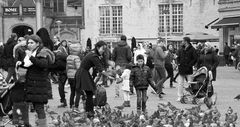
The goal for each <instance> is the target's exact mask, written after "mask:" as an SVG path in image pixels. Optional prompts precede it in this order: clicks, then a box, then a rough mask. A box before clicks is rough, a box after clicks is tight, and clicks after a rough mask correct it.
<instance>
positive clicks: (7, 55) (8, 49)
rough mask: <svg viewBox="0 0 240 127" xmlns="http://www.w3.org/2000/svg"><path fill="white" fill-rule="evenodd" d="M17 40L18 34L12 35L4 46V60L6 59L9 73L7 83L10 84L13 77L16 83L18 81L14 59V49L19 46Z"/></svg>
mask: <svg viewBox="0 0 240 127" xmlns="http://www.w3.org/2000/svg"><path fill="white" fill-rule="evenodd" d="M17 39H18V37H17V34H16V33H12V34H11V37H10V38H9V39H8V40H7V43H6V45H5V46H4V51H3V58H4V59H5V62H6V63H5V65H6V69H7V71H8V75H7V77H6V82H7V83H9V81H10V79H11V77H13V80H14V82H15V81H16V80H17V78H16V73H15V60H14V58H13V48H14V46H15V45H16V44H17Z"/></svg>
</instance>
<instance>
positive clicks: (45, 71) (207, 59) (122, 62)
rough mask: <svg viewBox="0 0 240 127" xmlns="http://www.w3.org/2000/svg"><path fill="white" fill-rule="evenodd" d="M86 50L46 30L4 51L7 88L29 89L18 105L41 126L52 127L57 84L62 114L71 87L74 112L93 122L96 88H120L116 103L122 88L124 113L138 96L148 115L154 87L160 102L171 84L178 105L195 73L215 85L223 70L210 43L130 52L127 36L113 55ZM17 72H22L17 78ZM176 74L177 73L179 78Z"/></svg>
mask: <svg viewBox="0 0 240 127" xmlns="http://www.w3.org/2000/svg"><path fill="white" fill-rule="evenodd" d="M86 49H87V50H86V51H83V48H82V45H81V42H79V41H76V40H72V41H66V40H62V41H61V39H60V37H58V36H54V37H53V40H52V39H51V37H50V35H49V33H48V31H47V29H45V28H41V29H39V30H38V32H37V33H36V35H25V36H24V37H17V34H15V33H12V34H11V37H10V38H9V39H8V41H7V43H6V44H4V45H3V44H1V45H0V53H1V59H0V61H1V62H0V63H1V69H3V70H5V71H7V77H6V78H5V82H6V83H7V84H9V83H15V85H18V84H24V85H22V87H24V89H20V90H22V93H23V94H24V95H25V96H24V97H23V98H18V99H13V100H15V102H19V101H24V102H29V103H30V105H31V111H35V112H36V113H37V116H38V120H37V123H38V125H39V126H41V127H46V126H47V122H46V114H45V111H44V105H45V104H47V103H48V100H49V99H53V95H52V87H51V84H52V83H56V84H58V91H59V96H60V105H59V106H58V108H65V107H67V106H68V103H67V101H66V100H67V99H66V96H65V90H64V88H65V84H66V82H67V81H68V83H69V84H70V88H71V94H70V99H69V100H70V102H69V106H70V108H72V109H76V110H77V109H78V108H79V102H80V100H82V101H83V102H84V108H85V109H84V110H85V112H86V113H87V116H88V117H89V118H91V117H93V116H94V104H93V96H94V93H95V91H96V89H97V86H96V84H101V85H103V86H106V87H107V86H109V85H110V84H113V85H115V92H116V97H119V91H120V88H121V89H122V90H123V94H124V95H123V100H124V102H123V104H122V105H121V107H123V108H124V107H130V106H131V105H130V102H131V100H130V95H132V94H135V93H136V95H137V107H136V108H137V111H138V112H139V113H141V112H145V111H146V101H147V98H148V97H147V89H148V87H149V85H150V87H151V88H152V89H153V92H154V93H155V94H157V95H158V97H159V98H163V97H164V96H163V95H165V93H164V91H163V88H164V87H165V86H164V83H165V82H166V80H167V79H168V78H170V83H169V87H170V88H175V87H177V98H176V101H180V100H181V99H182V97H183V85H184V84H185V83H186V80H187V81H191V80H192V78H191V75H192V74H193V71H194V69H195V68H197V69H198V68H200V67H202V66H205V67H207V69H208V70H211V71H212V72H213V80H212V81H215V80H216V68H217V66H218V64H219V60H218V55H217V51H216V50H215V48H214V47H212V46H211V44H210V43H208V42H206V43H205V44H203V45H202V46H200V47H197V48H194V47H193V46H192V44H191V40H190V38H189V37H184V38H183V42H182V44H181V47H179V49H178V50H176V49H175V48H174V45H173V44H168V45H165V43H164V41H163V40H158V41H157V45H154V46H153V45H152V44H151V43H139V44H137V47H133V49H134V50H133V51H131V48H130V46H128V44H127V37H126V36H124V35H122V36H121V37H120V41H119V42H117V46H116V47H114V49H113V51H111V50H110V47H109V45H108V44H107V43H106V42H104V41H99V42H97V43H96V44H95V47H94V49H91V48H90V47H87V48H86ZM239 52H240V51H239ZM234 54H237V53H234ZM235 56H236V57H235V58H236V59H237V60H239V57H237V55H235ZM227 64H228V63H227ZM16 68H17V70H18V71H23V72H18V73H16V71H15V70H16ZM176 68H177V70H178V73H177V74H176V75H175V76H174V70H176ZM24 71H25V73H24ZM177 77H178V81H176V78H177ZM174 82H178V85H177V86H174ZM13 98H14V97H13ZM15 98H16V97H15Z"/></svg>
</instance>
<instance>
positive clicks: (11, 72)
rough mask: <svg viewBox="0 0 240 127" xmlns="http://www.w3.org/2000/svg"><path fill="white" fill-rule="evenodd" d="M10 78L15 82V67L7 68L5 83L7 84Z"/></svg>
mask: <svg viewBox="0 0 240 127" xmlns="http://www.w3.org/2000/svg"><path fill="white" fill-rule="evenodd" d="M11 77H13V80H14V82H16V81H17V77H16V72H15V67H9V68H8V75H7V77H6V80H5V81H6V82H7V83H9V80H10V79H11Z"/></svg>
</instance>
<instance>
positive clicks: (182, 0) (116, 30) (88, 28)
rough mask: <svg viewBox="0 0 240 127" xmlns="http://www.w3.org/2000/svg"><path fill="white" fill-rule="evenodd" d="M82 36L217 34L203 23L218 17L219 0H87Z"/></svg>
mask: <svg viewBox="0 0 240 127" xmlns="http://www.w3.org/2000/svg"><path fill="white" fill-rule="evenodd" d="M84 6H85V7H86V8H85V21H86V22H85V29H84V30H83V31H84V34H85V37H90V38H91V39H92V40H94V41H95V42H96V41H97V40H106V41H108V42H116V41H118V38H119V35H121V34H124V35H126V36H127V37H128V39H129V44H130V43H131V41H130V40H131V38H132V37H135V38H136V40H137V42H144V41H148V42H152V43H156V41H157V39H158V38H159V37H162V38H165V37H167V38H171V37H181V38H182V36H183V35H185V34H186V33H190V32H204V33H208V34H213V35H218V31H217V30H215V29H206V28H205V25H206V24H208V23H209V22H211V21H213V20H215V19H216V18H218V0H87V1H86V2H85V5H84Z"/></svg>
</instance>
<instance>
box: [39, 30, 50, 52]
mask: <svg viewBox="0 0 240 127" xmlns="http://www.w3.org/2000/svg"><path fill="white" fill-rule="evenodd" d="M36 34H37V35H38V36H39V37H40V38H41V39H42V44H43V46H44V47H47V48H48V49H50V50H51V51H53V42H52V40H51V38H50V35H49V33H48V31H47V29H46V28H40V29H39V30H38V31H37V33H36Z"/></svg>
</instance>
